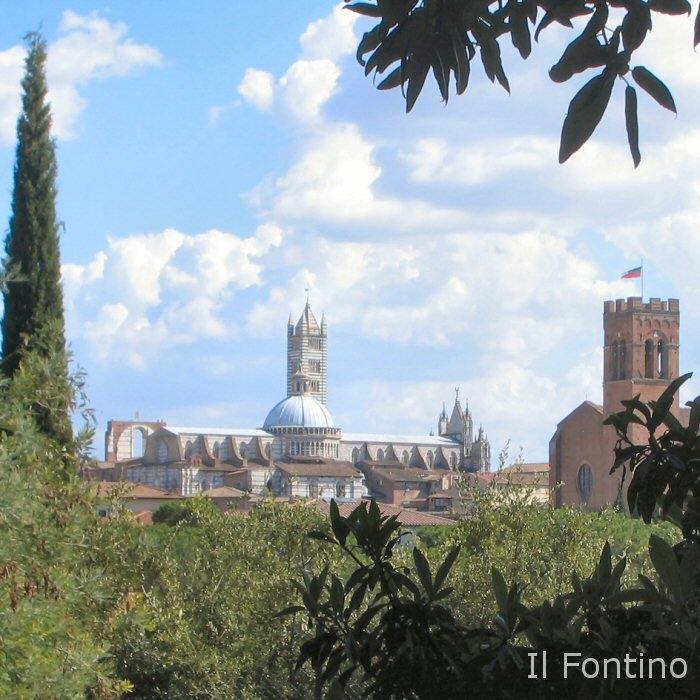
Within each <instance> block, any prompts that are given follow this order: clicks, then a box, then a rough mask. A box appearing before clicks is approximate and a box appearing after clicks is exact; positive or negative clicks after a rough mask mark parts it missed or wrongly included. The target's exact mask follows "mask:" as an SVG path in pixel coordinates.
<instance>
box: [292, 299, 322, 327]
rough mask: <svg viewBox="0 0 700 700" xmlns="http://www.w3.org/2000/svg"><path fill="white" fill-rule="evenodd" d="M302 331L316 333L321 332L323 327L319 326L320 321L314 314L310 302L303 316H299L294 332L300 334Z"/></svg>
mask: <svg viewBox="0 0 700 700" xmlns="http://www.w3.org/2000/svg"><path fill="white" fill-rule="evenodd" d="M302 330H309V331H314V332H316V333H318V332H320V330H321V327H320V326H319V325H318V321H317V320H316V317H315V316H314V312H313V311H312V310H311V305H310V304H309V302H308V300H307V302H306V306H305V307H304V310H303V311H302V312H301V316H299V320H298V321H297V326H296V328H295V330H294V332H295V333H300V332H301V331H302Z"/></svg>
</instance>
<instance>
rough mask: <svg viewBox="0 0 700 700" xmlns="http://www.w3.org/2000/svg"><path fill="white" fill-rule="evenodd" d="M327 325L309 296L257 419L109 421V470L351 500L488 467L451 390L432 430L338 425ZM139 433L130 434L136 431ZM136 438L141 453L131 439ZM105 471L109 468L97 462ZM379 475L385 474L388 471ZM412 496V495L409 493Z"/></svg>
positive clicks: (186, 483) (185, 486) (149, 480)
mask: <svg viewBox="0 0 700 700" xmlns="http://www.w3.org/2000/svg"><path fill="white" fill-rule="evenodd" d="M327 358H328V326H327V323H326V320H325V317H323V318H322V320H321V323H318V321H317V320H316V318H315V316H314V314H313V312H312V310H311V306H310V305H309V303H308V301H307V303H306V306H305V307H304V310H303V312H302V314H301V317H300V318H299V321H298V322H297V324H296V325H294V324H293V323H292V322H291V319H290V321H289V323H288V326H287V387H286V388H287V392H286V397H285V398H284V399H282V400H281V401H279V402H278V403H277V404H275V405H274V406H273V407H272V409H271V410H270V411H269V413H268V414H267V417H266V418H265V420H264V421H263V423H262V427H261V428H188V427H175V426H170V425H167V424H166V423H165V422H163V421H157V422H145V421H110V422H109V424H108V426H107V433H106V436H105V453H106V460H107V463H108V464H109V465H110V467H109V470H111V471H110V472H109V473H113V474H114V478H119V479H124V480H127V481H132V482H140V483H145V484H148V485H150V486H153V487H156V488H161V489H165V490H168V491H174V492H178V493H180V494H182V495H184V496H189V495H193V494H196V493H200V492H202V491H207V490H211V489H218V488H222V487H226V486H228V487H232V488H237V489H241V490H243V491H245V492H247V493H253V494H264V493H272V494H273V495H275V496H285V497H291V496H300V497H309V498H331V497H333V498H337V499H345V500H347V501H357V500H359V499H360V498H362V497H364V496H366V495H367V494H368V487H369V494H370V495H373V496H374V495H376V496H377V497H379V498H382V497H385V498H387V499H388V502H390V503H396V504H397V505H399V504H405V503H407V502H408V501H416V502H417V503H418V502H422V503H423V505H425V506H426V508H427V504H428V498H429V497H430V496H431V495H434V491H441V492H443V493H444V492H445V490H446V489H448V488H449V486H450V483H449V482H450V480H449V478H447V479H446V478H444V477H445V476H446V475H449V474H454V473H458V472H465V471H467V472H483V471H488V469H489V466H490V460H491V448H490V445H489V442H488V438H487V437H486V434H485V433H484V431H483V429H481V428H479V430H478V431H477V435H476V437H474V430H473V419H472V415H471V413H470V411H469V408H468V406H466V407H465V408H462V405H461V402H460V399H459V392H458V391H457V392H456V396H455V403H454V407H453V409H452V412H451V415H450V417H449V419H448V416H447V412H446V410H445V407H444V406H443V409H442V413H441V414H440V416H439V420H438V433H439V434H438V435H433V434H430V435H419V436H416V435H379V434H370V433H344V432H343V430H342V429H341V428H340V427H339V426H337V425H336V424H335V421H334V419H333V416H332V414H331V412H330V411H329V409H328V406H327V399H328V361H327ZM137 438H138V439H137ZM139 440H141V441H142V442H143V446H144V447H143V454H138V452H137V451H136V449H135V446H136V445H137V443H138V441H139ZM381 469H385V470H387V475H388V473H389V471H391V472H392V473H393V472H396V473H397V474H398V473H399V472H404V476H405V477H406V478H404V479H400V478H399V477H398V476H396V474H393V475H392V477H391V479H394V481H395V483H402V484H403V486H402V487H401V488H403V489H404V495H406V493H408V495H409V496H410V497H409V498H407V497H404V498H402V499H401V498H399V497H398V496H397V495H396V493H395V489H394V488H393V487H392V488H391V489H389V490H388V491H387V492H386V493H385V491H384V490H383V489H382V488H381V487H380V486H381V485H377V484H379V481H381V479H380V478H379V477H377V474H376V472H377V470H381ZM421 471H422V472H426V473H428V474H432V475H433V476H434V477H435V478H433V479H427V480H425V482H424V483H426V484H427V483H431V484H433V483H434V484H435V485H436V486H435V488H434V490H433V491H431V490H430V489H426V488H425V486H423V487H421V488H419V489H414V488H411V489H410V493H409V492H406V488H407V487H406V484H407V483H409V481H410V479H409V476H410V478H413V477H412V475H413V474H414V473H418V472H421ZM103 473H105V474H106V473H108V470H105V471H104V472H103ZM387 479H389V477H388V476H387ZM414 496H415V498H414Z"/></svg>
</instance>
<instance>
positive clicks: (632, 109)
mask: <svg viewBox="0 0 700 700" xmlns="http://www.w3.org/2000/svg"><path fill="white" fill-rule="evenodd" d="M625 124H626V126H627V143H629V147H630V153H631V154H632V160H633V161H634V167H635V168H636V167H637V166H638V165H639V162H640V161H641V160H642V154H641V153H640V152H639V122H638V120H637V91H636V90H635V89H634V88H633V87H632V86H631V85H628V86H627V87H626V88H625Z"/></svg>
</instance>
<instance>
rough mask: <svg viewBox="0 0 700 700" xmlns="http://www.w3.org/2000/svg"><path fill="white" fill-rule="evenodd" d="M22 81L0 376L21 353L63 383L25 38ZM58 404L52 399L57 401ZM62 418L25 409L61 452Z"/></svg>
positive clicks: (50, 189)
mask: <svg viewBox="0 0 700 700" xmlns="http://www.w3.org/2000/svg"><path fill="white" fill-rule="evenodd" d="M28 49H29V50H28V55H27V60H26V72H25V76H24V79H23V80H22V88H23V91H24V92H23V97H22V113H21V115H20V118H19V121H18V124H17V139H18V141H17V153H16V161H15V179H14V191H13V197H12V216H11V218H10V227H9V233H8V236H7V240H6V242H5V249H6V253H7V257H6V259H5V284H6V289H5V291H4V304H5V310H4V317H3V322H2V333H3V339H2V371H3V373H4V374H5V376H7V377H13V376H15V374H16V373H17V372H18V371H20V366H21V362H22V359H23V357H25V355H26V353H27V351H28V350H29V349H32V350H36V351H38V353H39V355H41V356H44V357H48V356H51V357H52V358H54V362H55V361H56V360H58V359H59V357H60V356H62V357H63V362H62V363H60V367H61V369H60V374H61V377H62V378H63V379H64V380H66V381H67V377H68V371H67V358H66V343H65V333H64V320H63V294H62V290H61V281H60V276H61V270H60V252H59V242H58V231H59V225H58V222H57V221H56V173H57V166H56V153H55V147H54V144H53V141H52V140H51V133H50V132H51V112H50V108H49V105H48V103H47V102H46V91H47V88H46V77H45V75H44V67H45V63H46V44H45V42H44V40H43V38H42V37H41V36H40V35H38V34H32V35H30V36H29V47H28ZM60 400H61V399H59V401H60ZM59 407H60V408H62V409H63V410H61V411H56V410H53V407H52V410H49V409H48V407H47V406H45V405H43V404H41V403H37V404H35V405H34V406H33V411H34V413H35V414H36V417H37V421H38V424H39V428H40V429H41V430H42V431H44V432H46V433H47V434H48V435H50V436H51V437H53V438H55V439H57V440H59V441H60V442H62V443H63V444H64V445H67V444H68V443H69V442H70V440H71V426H70V421H69V420H68V408H69V406H68V404H67V402H66V399H65V395H64V397H63V402H62V404H60V406H59Z"/></svg>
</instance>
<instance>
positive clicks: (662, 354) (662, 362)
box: [656, 340, 668, 379]
mask: <svg viewBox="0 0 700 700" xmlns="http://www.w3.org/2000/svg"><path fill="white" fill-rule="evenodd" d="M656 351H657V371H658V376H659V377H662V378H663V379H667V378H668V348H667V346H666V344H665V343H664V341H663V340H660V341H659V342H658V344H657V346H656Z"/></svg>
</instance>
